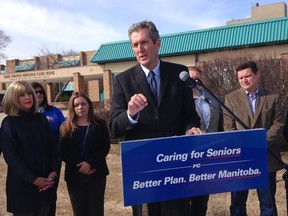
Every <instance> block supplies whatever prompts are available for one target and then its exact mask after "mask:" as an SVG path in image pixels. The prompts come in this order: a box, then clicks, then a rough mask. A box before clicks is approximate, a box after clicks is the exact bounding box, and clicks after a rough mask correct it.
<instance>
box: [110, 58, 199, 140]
mask: <svg viewBox="0 0 288 216" xmlns="http://www.w3.org/2000/svg"><path fill="white" fill-rule="evenodd" d="M182 71H188V69H187V67H185V66H183V65H179V64H173V63H168V62H163V61H161V62H160V95H159V102H158V107H157V106H155V105H154V103H153V102H152V97H153V94H152V92H151V90H150V87H149V85H148V83H147V80H146V76H145V73H144V71H143V70H142V68H141V66H140V65H139V64H137V65H136V66H134V67H132V68H130V69H128V70H126V71H124V72H123V73H120V74H118V75H117V76H115V79H114V89H113V100H112V108H111V116H110V117H111V118H110V124H109V125H110V129H111V132H112V134H113V135H114V136H115V137H121V136H124V137H125V139H126V140H135V139H145V138H153V137H165V136H175V135H183V134H185V131H186V130H187V129H190V128H191V127H200V119H199V117H198V115H197V112H196V110H195V104H194V100H193V99H192V98H191V97H190V96H189V94H188V92H187V91H186V89H185V83H184V82H183V81H181V80H180V78H179V74H180V73H181V72H182ZM139 93H142V94H143V95H145V96H146V97H147V100H148V106H147V107H145V108H144V109H143V110H142V111H141V112H140V115H139V119H138V123H137V124H135V125H131V123H130V122H129V119H128V117H127V106H128V102H129V101H130V99H131V97H132V96H133V95H134V94H139Z"/></svg>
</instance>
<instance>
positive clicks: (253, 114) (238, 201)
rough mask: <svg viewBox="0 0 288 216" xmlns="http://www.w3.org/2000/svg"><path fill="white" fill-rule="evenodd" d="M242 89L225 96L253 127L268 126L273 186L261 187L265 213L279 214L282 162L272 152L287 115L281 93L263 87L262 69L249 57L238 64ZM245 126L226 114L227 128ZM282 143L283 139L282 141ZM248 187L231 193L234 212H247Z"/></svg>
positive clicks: (262, 212)
mask: <svg viewBox="0 0 288 216" xmlns="http://www.w3.org/2000/svg"><path fill="white" fill-rule="evenodd" d="M236 71H237V76H238V81H239V84H240V86H241V88H240V89H238V90H236V91H234V92H232V93H230V94H228V95H226V96H225V105H226V106H227V107H228V108H229V109H230V110H231V111H232V112H233V113H234V114H235V115H236V116H237V117H238V118H239V119H240V120H241V121H242V122H243V123H244V124H245V125H246V126H247V127H249V128H251V129H253V128H266V130H267V143H268V148H269V152H268V172H269V188H265V189H257V194H258V199H259V202H260V210H261V215H266V216H270V215H271V216H275V215H277V207H276V204H275V193H276V172H277V171H278V170H280V169H281V168H283V167H282V164H281V163H280V162H279V160H278V159H277V158H276V157H275V156H274V155H272V154H271V152H274V154H275V155H277V157H279V158H280V152H279V151H277V150H276V149H277V141H278V140H279V139H281V134H282V131H283V117H282V116H281V113H280V106H279V101H278V100H279V95H278V94H275V93H272V92H271V91H269V90H267V89H264V88H261V87H260V85H259V83H260V72H259V71H258V68H257V65H256V63H255V62H253V61H248V62H246V63H244V64H241V65H240V66H239V67H237V68H236ZM243 129H245V128H243V126H241V124H239V122H236V121H235V120H234V119H232V118H231V117H229V116H228V115H224V130H225V131H230V130H243ZM278 143H279V142H278ZM247 197H248V190H246V191H238V192H232V193H231V206H230V213H231V216H235V215H237V216H240V215H241V216H244V215H247V212H246V201H247Z"/></svg>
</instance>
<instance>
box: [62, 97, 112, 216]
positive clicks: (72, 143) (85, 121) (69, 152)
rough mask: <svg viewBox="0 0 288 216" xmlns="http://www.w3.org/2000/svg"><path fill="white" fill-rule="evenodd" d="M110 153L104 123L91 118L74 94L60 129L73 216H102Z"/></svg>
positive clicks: (84, 100) (89, 106)
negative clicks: (107, 160) (107, 159)
mask: <svg viewBox="0 0 288 216" xmlns="http://www.w3.org/2000/svg"><path fill="white" fill-rule="evenodd" d="M109 150H110V139H109V132H108V128H107V126H106V123H105V121H104V120H102V119H100V118H98V117H96V116H95V115H94V110H93V105H92V102H91V100H90V99H89V98H88V97H87V96H86V95H84V94H81V93H78V92H74V93H73V94H72V96H71V98H70V100H69V105H68V117H67V120H66V121H65V122H64V123H63V124H62V126H61V128H60V154H61V158H62V160H63V161H64V162H65V181H66V183H67V189H68V193H69V197H70V200H71V204H72V209H73V213H74V216H95V215H97V216H101V215H102V216H103V215H104V194H105V187H106V176H107V175H108V174H109V170H108V167H107V163H106V156H107V154H108V153H109Z"/></svg>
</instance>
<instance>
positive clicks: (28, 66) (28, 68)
mask: <svg viewBox="0 0 288 216" xmlns="http://www.w3.org/2000/svg"><path fill="white" fill-rule="evenodd" d="M34 69H35V64H23V65H16V67H15V71H16V72H20V71H31V70H34Z"/></svg>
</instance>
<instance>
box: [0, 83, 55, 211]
mask: <svg viewBox="0 0 288 216" xmlns="http://www.w3.org/2000/svg"><path fill="white" fill-rule="evenodd" d="M2 107H3V111H4V113H5V114H7V116H6V117H5V118H4V120H3V121H2V126H1V128H2V134H3V135H2V151H3V156H4V159H5V161H6V163H7V165H8V172H7V179H6V181H7V182H6V194H7V211H8V212H12V213H13V215H14V216H22V215H25V216H46V215H47V214H48V212H49V208H50V205H51V204H53V203H54V202H55V199H56V197H55V190H56V189H55V187H56V186H55V178H57V176H58V172H57V171H58V170H59V162H60V161H59V152H58V146H57V142H56V140H55V138H54V135H53V133H52V131H51V129H50V125H49V123H48V121H47V119H46V118H45V116H44V115H43V114H41V113H38V103H37V97H36V94H35V92H34V90H33V88H32V86H31V85H30V84H28V83H27V82H25V81H15V82H13V83H12V84H11V85H10V86H9V87H8V89H7V92H6V94H5V96H4V98H3V101H2Z"/></svg>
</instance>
